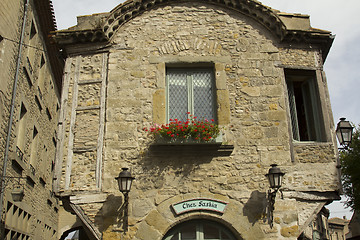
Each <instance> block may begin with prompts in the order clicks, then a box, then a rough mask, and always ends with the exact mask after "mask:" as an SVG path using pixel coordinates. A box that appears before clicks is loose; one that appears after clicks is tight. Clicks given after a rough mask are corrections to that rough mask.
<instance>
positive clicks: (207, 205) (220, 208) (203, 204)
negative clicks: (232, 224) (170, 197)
mask: <svg viewBox="0 0 360 240" xmlns="http://www.w3.org/2000/svg"><path fill="white" fill-rule="evenodd" d="M227 204H228V203H226V202H223V201H219V200H214V199H206V198H197V199H189V200H185V201H181V202H178V203H175V204H173V205H172V208H173V209H174V211H175V213H176V214H178V215H179V214H182V213H186V212H190V211H204V210H205V211H214V212H219V213H224V211H225V208H226V205H227Z"/></svg>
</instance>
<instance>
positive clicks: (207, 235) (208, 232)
mask: <svg viewBox="0 0 360 240" xmlns="http://www.w3.org/2000/svg"><path fill="white" fill-rule="evenodd" d="M203 231H204V239H220V234H219V229H218V228H217V227H214V226H212V225H209V224H204V226H203Z"/></svg>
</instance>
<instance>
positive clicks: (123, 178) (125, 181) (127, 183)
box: [115, 168, 135, 232]
mask: <svg viewBox="0 0 360 240" xmlns="http://www.w3.org/2000/svg"><path fill="white" fill-rule="evenodd" d="M115 179H116V181H117V182H118V185H119V191H120V192H121V193H122V194H124V205H123V211H124V212H123V213H124V215H123V216H124V222H123V223H124V224H123V228H124V232H127V230H128V206H129V192H130V189H131V184H132V181H133V180H134V179H135V178H134V177H133V176H131V173H130V172H129V171H128V168H122V171H121V172H120V173H119V176H118V177H116V178H115Z"/></svg>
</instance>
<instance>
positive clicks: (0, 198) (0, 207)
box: [0, 0, 29, 239]
mask: <svg viewBox="0 0 360 240" xmlns="http://www.w3.org/2000/svg"><path fill="white" fill-rule="evenodd" d="M25 1H26V2H25V4H24V19H23V23H22V28H21V35H20V42H19V51H18V56H17V65H16V72H15V78H14V85H13V92H12V99H11V108H10V117H9V124H8V132H7V137H6V145H5V153H4V163H3V171H2V175H1V179H0V181H1V186H3V184H4V181H5V176H6V168H7V161H8V157H9V147H10V137H11V129H12V125H13V118H14V108H15V99H16V89H17V84H18V81H19V71H20V65H21V53H22V46H23V42H24V35H25V26H26V18H27V10H28V6H29V0H25ZM4 194H5V189H4V191H1V193H0V221H2V217H3V216H2V215H3V201H4ZM2 235H3V234H2ZM3 237H4V236H2V237H1V238H2V239H3Z"/></svg>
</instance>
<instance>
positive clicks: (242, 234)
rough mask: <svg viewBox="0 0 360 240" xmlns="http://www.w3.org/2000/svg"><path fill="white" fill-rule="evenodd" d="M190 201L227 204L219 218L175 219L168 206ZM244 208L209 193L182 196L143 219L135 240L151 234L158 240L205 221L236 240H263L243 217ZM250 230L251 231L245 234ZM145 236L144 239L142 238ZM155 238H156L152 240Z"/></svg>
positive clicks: (212, 215)
mask: <svg viewBox="0 0 360 240" xmlns="http://www.w3.org/2000/svg"><path fill="white" fill-rule="evenodd" d="M194 198H208V199H217V200H220V201H224V202H227V203H228V205H227V206H226V211H225V212H224V213H223V214H219V213H215V212H208V211H193V212H187V213H184V214H181V215H176V214H175V212H174V211H173V209H172V207H171V205H172V204H174V203H177V202H180V201H184V200H187V199H194ZM243 212H244V205H243V204H242V203H241V202H239V201H236V200H233V199H229V197H227V196H225V195H219V194H211V193H206V194H205V193H202V194H200V193H197V194H185V195H181V196H179V195H178V196H174V197H171V198H169V199H167V200H164V201H163V202H161V203H160V204H159V205H157V206H156V207H155V208H154V209H153V210H152V211H150V212H149V214H148V215H147V216H146V217H145V218H144V221H143V224H141V225H140V226H139V228H138V235H137V236H136V237H137V239H139V240H140V239H147V238H146V237H148V236H149V235H151V234H152V233H151V232H153V235H152V236H153V239H158V240H161V239H162V238H163V237H164V236H165V235H166V233H168V232H169V231H170V230H171V229H172V228H173V227H174V226H176V225H178V224H180V223H183V222H185V221H189V220H193V219H205V220H211V221H215V222H219V223H220V224H222V225H224V226H225V227H227V228H228V229H230V230H231V232H232V233H233V234H234V235H235V237H238V238H240V239H264V233H263V231H262V230H261V227H260V224H259V223H254V222H253V223H251V222H250V221H249V219H248V217H246V216H245V215H244V214H243ZM249 229H251V231H250V230H249ZM144 236H145V237H144ZM155 236H156V238H155Z"/></svg>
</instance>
